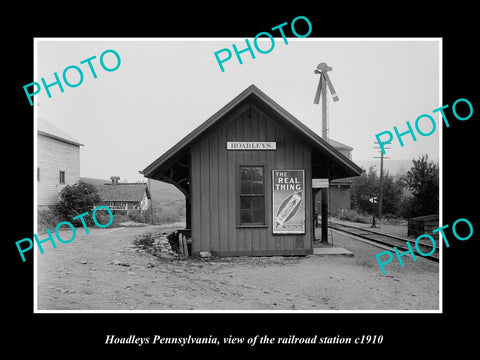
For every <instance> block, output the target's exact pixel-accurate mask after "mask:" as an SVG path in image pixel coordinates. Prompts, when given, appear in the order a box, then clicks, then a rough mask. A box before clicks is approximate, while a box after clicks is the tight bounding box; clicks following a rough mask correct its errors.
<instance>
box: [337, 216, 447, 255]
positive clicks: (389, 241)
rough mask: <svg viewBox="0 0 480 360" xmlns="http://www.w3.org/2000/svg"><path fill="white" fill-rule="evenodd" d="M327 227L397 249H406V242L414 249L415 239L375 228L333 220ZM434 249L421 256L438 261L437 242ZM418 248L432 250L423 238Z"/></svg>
mask: <svg viewBox="0 0 480 360" xmlns="http://www.w3.org/2000/svg"><path fill="white" fill-rule="evenodd" d="M329 227H330V228H332V229H335V230H338V231H342V232H344V233H347V234H351V235H355V236H358V237H359V238H362V239H365V240H369V241H370V242H372V243H377V244H381V245H386V246H389V247H392V248H393V247H394V246H396V247H397V249H399V250H404V251H408V250H409V249H408V247H407V246H406V244H405V243H406V242H409V243H410V246H411V247H412V249H415V240H410V239H405V238H401V237H398V236H394V235H389V234H384V233H381V232H378V231H375V230H371V229H366V228H364V227H356V226H352V225H346V224H340V223H336V222H333V221H329ZM436 245H437V246H436V248H435V251H434V252H433V253H432V254H431V255H428V256H423V257H424V258H426V259H429V260H432V261H436V262H439V252H438V249H439V247H438V242H437V244H436ZM418 249H419V250H420V251H421V252H422V253H424V254H428V253H430V252H431V251H432V249H433V246H432V245H431V243H430V241H428V240H425V239H420V240H419V241H418Z"/></svg>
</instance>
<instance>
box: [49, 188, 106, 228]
mask: <svg viewBox="0 0 480 360" xmlns="http://www.w3.org/2000/svg"><path fill="white" fill-rule="evenodd" d="M100 202H101V198H100V196H99V195H98V192H97V189H96V188H95V186H94V185H92V184H88V183H86V182H83V181H81V180H80V181H78V182H77V183H75V184H73V185H66V186H65V187H64V188H63V189H62V191H61V192H60V203H59V204H58V205H57V207H56V212H57V214H58V215H59V216H61V217H62V218H63V219H64V220H65V221H70V222H71V223H72V224H74V225H76V226H81V225H82V222H81V220H80V219H77V220H74V221H72V218H73V217H75V216H77V215H80V214H83V213H85V212H89V213H90V212H91V211H92V208H93V207H94V206H95V205H98V204H99V203H100ZM83 219H84V220H85V222H86V224H87V225H92V219H91V217H87V216H85V217H83Z"/></svg>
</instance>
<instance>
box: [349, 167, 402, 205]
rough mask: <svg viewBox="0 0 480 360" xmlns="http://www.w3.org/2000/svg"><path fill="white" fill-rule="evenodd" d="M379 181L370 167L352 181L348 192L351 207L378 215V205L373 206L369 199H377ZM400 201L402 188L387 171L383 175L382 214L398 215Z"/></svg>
mask: <svg viewBox="0 0 480 360" xmlns="http://www.w3.org/2000/svg"><path fill="white" fill-rule="evenodd" d="M379 191H380V179H379V177H378V176H377V172H376V171H375V170H374V167H373V166H371V167H370V168H369V169H368V172H367V173H362V174H361V175H360V176H357V177H355V178H354V179H353V183H352V187H351V190H350V195H351V206H352V208H353V209H357V210H360V211H363V212H366V213H368V214H377V213H378V203H375V204H373V203H372V202H371V201H370V199H371V198H373V197H376V198H377V201H378V198H379ZM401 200H402V186H401V184H400V183H399V181H398V180H395V179H394V177H393V176H392V175H390V173H389V172H388V171H386V172H384V174H383V200H382V209H383V213H384V214H398V211H399V206H400V203H401Z"/></svg>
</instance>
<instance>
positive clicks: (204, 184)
mask: <svg viewBox="0 0 480 360" xmlns="http://www.w3.org/2000/svg"><path fill="white" fill-rule="evenodd" d="M227 117H228V118H227V119H223V121H220V122H219V124H218V126H216V127H214V128H212V129H211V131H209V133H208V134H206V135H205V136H202V137H200V138H199V139H198V141H196V143H195V144H193V145H192V147H191V155H192V160H191V178H190V179H191V200H192V242H193V252H194V253H198V252H200V251H210V252H212V253H213V254H217V255H220V256H222V255H223V256H231V255H287V254H290V255H295V254H297V255H304V254H307V253H311V252H312V237H313V235H312V218H311V209H312V192H311V188H312V186H311V148H310V147H309V146H307V145H305V144H303V143H302V142H301V141H300V140H299V139H298V138H296V137H294V136H292V135H291V134H290V133H289V132H288V131H286V130H285V129H284V128H282V127H280V126H279V125H278V124H277V123H276V122H274V121H272V120H271V119H270V118H269V117H268V116H267V115H266V114H265V113H263V112H262V111H261V110H259V109H258V108H256V107H255V106H253V105H248V104H244V105H243V106H240V107H239V108H237V109H236V111H235V112H234V113H232V114H230V115H227ZM227 141H276V142H277V150H275V151H271V150H270V151H258V150H257V151H249V150H237V151H234V150H228V151H227V149H226V143H227ZM255 163H259V164H261V163H264V165H265V168H264V172H265V200H266V201H265V214H266V215H265V217H266V219H265V221H266V226H265V227H261V228H258V227H237V211H238V203H237V202H238V199H237V196H238V194H237V176H238V175H237V167H238V165H239V164H245V165H249V164H255ZM274 169H275V170H277V169H304V170H305V213H306V223H305V234H301V235H273V234H272V190H271V189H272V170H274Z"/></svg>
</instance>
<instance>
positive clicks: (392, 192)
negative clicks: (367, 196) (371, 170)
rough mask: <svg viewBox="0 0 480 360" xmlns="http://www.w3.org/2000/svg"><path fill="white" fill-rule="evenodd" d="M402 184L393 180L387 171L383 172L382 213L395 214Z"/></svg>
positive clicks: (398, 208)
mask: <svg viewBox="0 0 480 360" xmlns="http://www.w3.org/2000/svg"><path fill="white" fill-rule="evenodd" d="M402 193H403V190H402V184H401V182H400V181H399V180H395V179H394V177H393V176H392V175H390V173H389V172H388V171H386V172H385V173H384V174H383V201H382V210H383V213H384V214H392V215H397V214H398V211H399V210H400V203H401V201H402Z"/></svg>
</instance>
